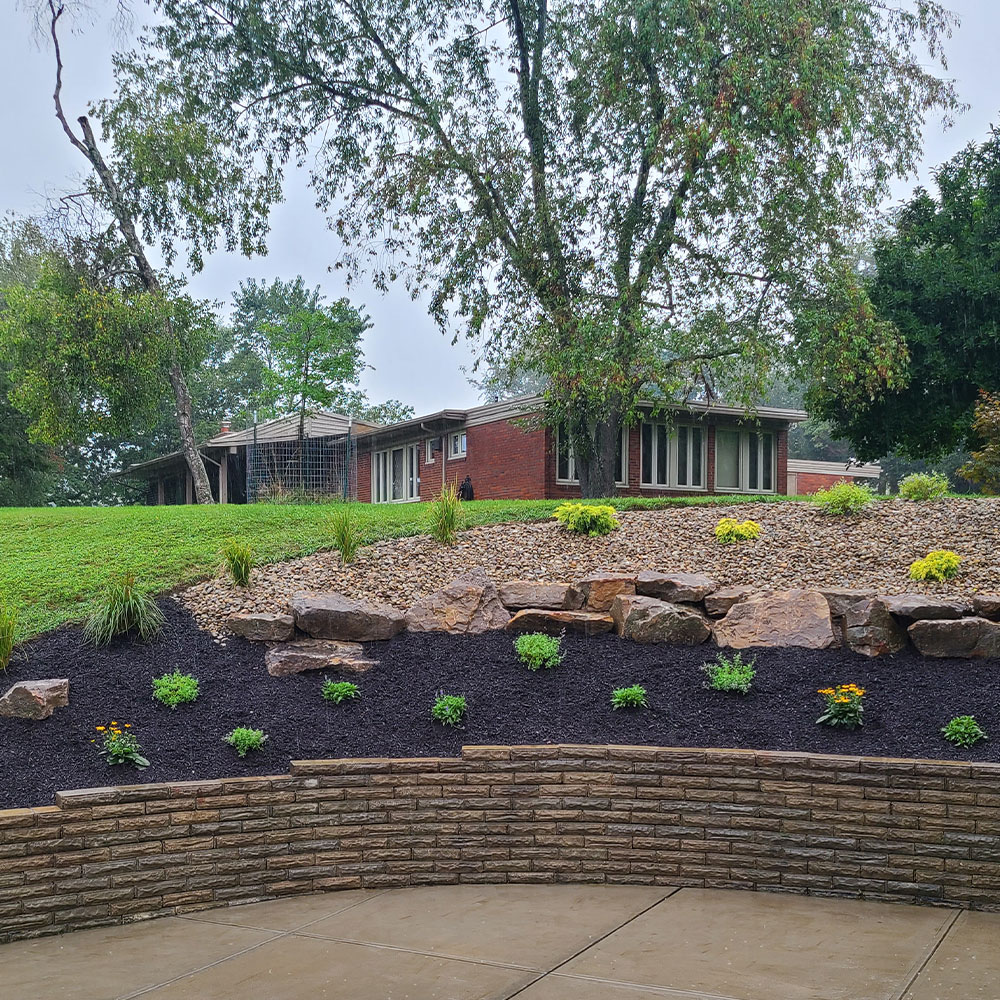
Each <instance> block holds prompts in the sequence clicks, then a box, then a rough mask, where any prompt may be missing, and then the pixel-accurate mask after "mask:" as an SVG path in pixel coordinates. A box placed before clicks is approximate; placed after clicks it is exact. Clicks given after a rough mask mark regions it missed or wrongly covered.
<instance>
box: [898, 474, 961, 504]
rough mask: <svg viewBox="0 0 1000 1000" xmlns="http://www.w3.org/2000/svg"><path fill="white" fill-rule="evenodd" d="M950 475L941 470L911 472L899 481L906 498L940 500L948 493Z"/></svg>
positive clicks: (903, 496)
mask: <svg viewBox="0 0 1000 1000" xmlns="http://www.w3.org/2000/svg"><path fill="white" fill-rule="evenodd" d="M948 489H949V484H948V477H947V476H945V475H943V474H942V473H940V472H911V473H910V474H909V475H908V476H906V477H904V478H903V479H901V480H900V482H899V495H900V496H901V497H902V498H903V499H904V500H940V499H941V497H944V496H947V495H948Z"/></svg>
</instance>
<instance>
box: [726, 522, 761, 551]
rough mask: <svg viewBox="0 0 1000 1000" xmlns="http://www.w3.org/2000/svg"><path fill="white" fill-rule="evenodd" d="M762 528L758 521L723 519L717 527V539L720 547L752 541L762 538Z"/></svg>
mask: <svg viewBox="0 0 1000 1000" xmlns="http://www.w3.org/2000/svg"><path fill="white" fill-rule="evenodd" d="M760 533H761V527H760V525H759V524H758V523H757V522H756V521H743V522H740V521H737V520H736V518H735V517H723V518H720V519H719V523H718V524H717V525H716V526H715V537H716V538H717V539H718V541H719V544H720V545H732V544H733V543H734V542H745V541H750V540H752V539H754V538H760Z"/></svg>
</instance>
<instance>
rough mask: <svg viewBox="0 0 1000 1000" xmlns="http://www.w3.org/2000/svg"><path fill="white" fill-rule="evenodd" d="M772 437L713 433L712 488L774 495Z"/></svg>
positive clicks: (754, 433) (768, 434)
mask: <svg viewBox="0 0 1000 1000" xmlns="http://www.w3.org/2000/svg"><path fill="white" fill-rule="evenodd" d="M774 459H775V449H774V434H773V433H772V432H771V431H737V430H724V429H723V428H721V427H720V428H719V429H718V430H717V431H716V432H715V487H716V489H719V490H742V491H743V492H745V493H773V492H774V488H775V471H774Z"/></svg>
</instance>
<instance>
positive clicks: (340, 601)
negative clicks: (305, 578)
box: [291, 593, 406, 642]
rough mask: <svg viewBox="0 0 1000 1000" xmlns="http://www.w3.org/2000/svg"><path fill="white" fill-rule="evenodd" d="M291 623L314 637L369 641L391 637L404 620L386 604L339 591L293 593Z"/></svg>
mask: <svg viewBox="0 0 1000 1000" xmlns="http://www.w3.org/2000/svg"><path fill="white" fill-rule="evenodd" d="M291 605H292V614H293V615H294V616H295V625H296V627H297V628H299V629H300V630H301V631H303V632H305V633H306V635H311V636H312V637H313V638H314V639H342V640H345V641H353V642H372V641H375V640H378V639H391V638H392V637H393V636H394V635H397V634H398V633H400V632H402V631H403V629H404V628H405V626H406V622H405V619H404V616H403V613H402V612H401V611H397V610H396V609H395V608H393V607H391V606H390V605H388V604H374V603H371V602H369V601H356V600H354V599H353V598H351V597H345V596H344V595H343V594H336V593H331V594H304V593H300V594H296V595H295V596H294V597H293V598H292V602H291Z"/></svg>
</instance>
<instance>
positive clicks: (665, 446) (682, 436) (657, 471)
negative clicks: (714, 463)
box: [639, 423, 705, 490]
mask: <svg viewBox="0 0 1000 1000" xmlns="http://www.w3.org/2000/svg"><path fill="white" fill-rule="evenodd" d="M639 442H640V444H641V461H640V471H641V476H640V479H641V481H642V485H643V486H652V487H660V488H662V489H688V490H703V489H704V488H705V430H704V428H703V427H701V426H700V425H690V424H681V425H679V426H675V427H671V426H668V425H667V424H665V423H663V424H659V423H644V424H642V426H641V428H640V431H639Z"/></svg>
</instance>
